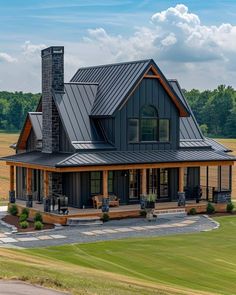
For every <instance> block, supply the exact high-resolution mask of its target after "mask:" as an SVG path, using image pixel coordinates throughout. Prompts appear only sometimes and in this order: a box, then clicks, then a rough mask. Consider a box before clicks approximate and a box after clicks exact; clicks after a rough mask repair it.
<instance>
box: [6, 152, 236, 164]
mask: <svg viewBox="0 0 236 295" xmlns="http://www.w3.org/2000/svg"><path fill="white" fill-rule="evenodd" d="M1 160H4V161H8V162H11V161H14V162H19V163H28V164H37V165H46V166H51V167H76V166H77V167H78V166H91V165H93V166H100V165H125V164H145V163H146V164H149V163H157V164H158V163H179V162H205V161H236V157H234V156H230V155H228V154H225V153H223V152H222V153H220V152H215V151H213V150H204V151H203V150H177V151H170V150H168V151H149V152H145V151H108V152H93V153H82V152H81V153H75V154H72V155H70V156H68V154H58V153H57V154H47V153H42V152H29V153H23V154H16V155H12V156H8V157H4V158H1Z"/></svg>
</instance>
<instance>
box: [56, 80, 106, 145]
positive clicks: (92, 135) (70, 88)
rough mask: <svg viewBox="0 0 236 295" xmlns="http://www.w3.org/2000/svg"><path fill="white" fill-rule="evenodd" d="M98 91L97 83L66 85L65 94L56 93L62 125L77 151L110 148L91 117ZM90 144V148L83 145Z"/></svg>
mask: <svg viewBox="0 0 236 295" xmlns="http://www.w3.org/2000/svg"><path fill="white" fill-rule="evenodd" d="M97 89H98V85H97V84H96V83H65V84H64V92H55V93H54V100H55V103H56V106H57V109H58V112H59V114H60V117H61V121H62V124H63V126H64V128H65V131H66V133H67V135H68V138H69V140H70V141H71V143H72V145H73V146H74V148H75V149H84V148H90V149H101V148H103V149H105V148H110V145H109V144H107V143H105V142H104V139H103V137H102V135H101V132H99V127H98V126H96V122H95V121H94V120H92V119H91V118H90V117H89V115H90V113H91V109H92V106H93V104H94V100H95V97H96V95H97ZM88 142H89V143H90V144H91V145H90V147H85V146H83V145H82V143H84V144H86V143H88Z"/></svg>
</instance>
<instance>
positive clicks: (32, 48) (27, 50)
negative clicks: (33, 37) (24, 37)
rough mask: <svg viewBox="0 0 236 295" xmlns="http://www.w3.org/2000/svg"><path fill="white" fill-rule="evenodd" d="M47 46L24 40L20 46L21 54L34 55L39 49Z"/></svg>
mask: <svg viewBox="0 0 236 295" xmlns="http://www.w3.org/2000/svg"><path fill="white" fill-rule="evenodd" d="M46 47H47V46H46V45H45V44H32V43H31V42H30V41H25V43H24V45H23V46H22V49H23V54H25V55H34V54H39V53H40V51H41V50H42V49H44V48H46Z"/></svg>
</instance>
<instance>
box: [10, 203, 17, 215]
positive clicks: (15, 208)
mask: <svg viewBox="0 0 236 295" xmlns="http://www.w3.org/2000/svg"><path fill="white" fill-rule="evenodd" d="M8 212H9V213H10V214H11V215H13V216H16V215H17V214H18V207H17V206H16V204H12V205H11V206H10V207H9V209H8Z"/></svg>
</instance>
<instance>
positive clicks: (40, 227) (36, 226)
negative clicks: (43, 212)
mask: <svg viewBox="0 0 236 295" xmlns="http://www.w3.org/2000/svg"><path fill="white" fill-rule="evenodd" d="M34 229H36V230H42V229H43V224H42V222H41V221H36V222H35V223H34Z"/></svg>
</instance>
